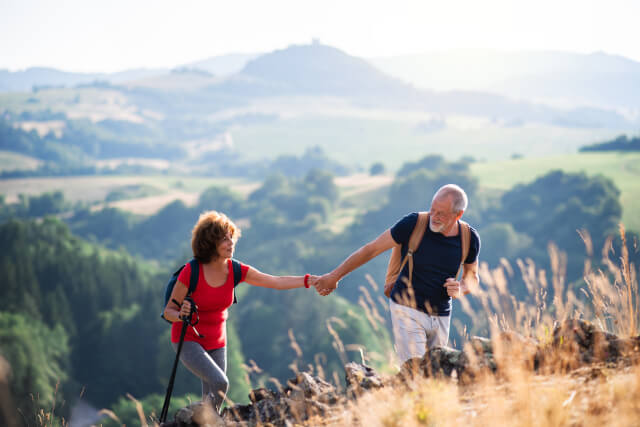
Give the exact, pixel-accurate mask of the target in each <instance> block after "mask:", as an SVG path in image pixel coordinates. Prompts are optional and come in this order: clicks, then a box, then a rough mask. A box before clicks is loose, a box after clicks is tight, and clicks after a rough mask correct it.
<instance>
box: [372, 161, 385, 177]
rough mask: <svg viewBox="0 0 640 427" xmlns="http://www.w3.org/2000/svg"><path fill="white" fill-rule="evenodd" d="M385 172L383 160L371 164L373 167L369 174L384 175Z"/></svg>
mask: <svg viewBox="0 0 640 427" xmlns="http://www.w3.org/2000/svg"><path fill="white" fill-rule="evenodd" d="M385 172H386V168H385V167H384V163H381V162H377V163H374V164H372V165H371V168H369V175H371V176H375V175H384V173H385Z"/></svg>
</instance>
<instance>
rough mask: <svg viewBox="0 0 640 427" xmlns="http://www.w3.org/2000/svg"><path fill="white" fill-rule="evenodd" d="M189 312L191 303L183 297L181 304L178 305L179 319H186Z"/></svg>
mask: <svg viewBox="0 0 640 427" xmlns="http://www.w3.org/2000/svg"><path fill="white" fill-rule="evenodd" d="M190 314H191V303H190V302H189V300H188V299H186V298H185V299H184V300H183V301H182V305H181V306H180V315H179V317H180V320H186V319H188V318H189V315H190Z"/></svg>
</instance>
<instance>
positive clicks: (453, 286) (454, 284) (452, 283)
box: [443, 277, 460, 299]
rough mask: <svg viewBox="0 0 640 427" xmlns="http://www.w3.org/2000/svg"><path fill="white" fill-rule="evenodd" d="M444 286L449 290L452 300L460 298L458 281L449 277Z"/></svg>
mask: <svg viewBox="0 0 640 427" xmlns="http://www.w3.org/2000/svg"><path fill="white" fill-rule="evenodd" d="M443 286H444V287H445V288H447V294H448V295H449V296H450V297H451V298H453V299H456V298H459V297H460V282H458V281H457V280H456V279H454V278H452V277H449V278H448V279H447V281H446V282H445V283H444V285H443Z"/></svg>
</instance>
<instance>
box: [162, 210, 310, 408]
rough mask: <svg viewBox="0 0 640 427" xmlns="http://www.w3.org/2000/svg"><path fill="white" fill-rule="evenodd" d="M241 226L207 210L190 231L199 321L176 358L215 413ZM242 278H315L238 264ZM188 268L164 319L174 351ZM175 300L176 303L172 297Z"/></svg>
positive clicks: (223, 383)
mask: <svg viewBox="0 0 640 427" xmlns="http://www.w3.org/2000/svg"><path fill="white" fill-rule="evenodd" d="M239 237H240V230H239V229H238V227H236V225H235V224H234V223H233V222H231V220H230V219H229V218H227V216H226V215H224V214H222V213H218V212H216V211H208V212H205V213H203V214H202V215H200V218H199V219H198V222H197V223H196V225H195V227H193V231H192V233H191V248H192V250H193V257H194V258H195V259H196V260H197V261H198V264H199V267H200V268H199V270H200V271H199V278H198V284H197V286H196V289H195V291H194V292H193V294H191V298H192V299H193V302H194V303H195V305H196V306H197V309H198V316H199V321H198V324H197V332H196V331H194V328H193V327H188V329H187V333H186V335H185V338H184V343H183V346H182V351H181V354H180V360H181V361H182V363H183V364H184V365H185V366H186V367H187V369H189V370H190V371H191V372H193V373H194V374H195V375H196V376H198V377H199V378H200V379H201V380H202V398H203V400H204V399H207V398H209V399H211V401H212V404H213V406H214V407H215V410H216V411H218V412H219V411H220V406H221V405H222V401H223V400H224V395H225V394H226V392H227V388H228V386H229V380H228V379H227V376H226V373H225V372H226V368H227V357H226V353H227V349H226V335H227V334H226V320H227V309H228V308H229V306H231V304H232V303H233V297H234V280H233V279H234V278H233V268H232V262H231V257H232V256H233V249H234V245H235V243H236V242H237V240H238V238H239ZM240 266H241V269H240V270H241V272H242V277H241V280H240V281H244V282H247V283H249V284H250V285H253V286H262V287H265V288H272V289H281V290H282V289H293V288H302V287H307V288H308V287H309V285H310V283H314V282H315V280H316V277H315V276H311V275H309V274H307V275H305V276H271V275H269V274H265V273H262V272H260V271H258V270H257V269H255V268H253V267H250V266H248V265H245V264H240ZM190 276H191V266H190V265H189V264H187V265H186V266H185V267H184V268H183V269H182V271H181V272H180V275H179V276H178V281H177V282H176V285H175V286H174V288H173V291H172V293H171V297H170V298H169V302H168V303H167V306H166V307H165V309H164V317H165V318H166V319H167V320H169V321H170V322H173V325H172V327H171V342H172V344H173V347H174V349H176V350H177V348H178V342H179V340H180V331H181V329H182V321H181V319H183V318H185V319H186V318H187V317H188V316H189V314H190V312H191V304H190V303H189V301H188V300H186V299H185V297H186V296H187V291H188V288H189V279H190ZM173 300H175V302H174V301H173Z"/></svg>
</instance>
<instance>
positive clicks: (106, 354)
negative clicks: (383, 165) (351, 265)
mask: <svg viewBox="0 0 640 427" xmlns="http://www.w3.org/2000/svg"><path fill="white" fill-rule="evenodd" d="M471 162H472V159H461V160H459V161H455V162H451V161H447V160H445V159H444V158H443V157H441V156H438V155H430V156H426V157H424V158H422V159H420V160H417V161H414V162H407V163H405V164H404V165H403V166H402V167H401V168H400V169H399V170H398V172H397V174H396V176H395V178H394V180H393V183H392V185H391V186H390V187H389V188H388V193H387V194H386V196H385V197H384V198H383V199H382V200H380V203H379V204H378V205H377V207H375V208H373V209H370V210H368V211H366V212H362V213H361V214H360V215H358V217H357V219H356V221H354V222H353V223H352V224H351V225H349V226H348V227H347V228H346V229H344V230H343V231H341V232H332V231H331V230H330V229H329V228H328V224H329V222H330V221H331V219H332V212H333V210H334V209H335V207H336V204H337V203H338V200H339V198H340V192H339V189H338V188H337V186H336V184H335V176H334V175H333V173H331V172H328V171H323V170H319V169H314V170H311V171H309V172H307V173H306V174H305V175H303V176H285V175H283V174H277V173H276V174H272V175H269V176H267V177H266V178H265V179H264V180H263V181H262V183H261V184H260V185H259V186H258V187H257V188H256V189H255V190H253V191H252V192H251V193H250V194H249V195H248V196H242V195H239V194H236V193H234V192H232V191H231V190H229V189H227V188H223V187H216V186H213V187H210V188H208V189H206V190H205V191H203V192H202V193H201V195H200V197H199V200H198V202H197V203H196V204H195V205H194V206H187V205H185V204H184V203H183V202H181V201H175V202H173V203H170V204H168V205H167V206H165V207H164V208H162V209H161V210H160V211H158V212H157V213H156V214H154V215H150V216H136V215H133V214H130V213H126V212H124V211H121V210H119V209H115V208H104V209H101V210H92V209H90V208H88V207H87V206H84V205H82V204H78V203H71V202H69V201H68V200H65V199H64V196H63V195H62V193H60V192H53V193H45V194H41V195H38V196H22V197H20V198H19V200H18V201H17V202H16V203H7V202H6V201H5V200H4V199H0V219H1V221H2V224H1V225H0V247H1V248H0V249H1V250H0V254H1V255H0V274H1V275H2V276H1V277H0V280H2V282H3V283H5V285H4V286H3V287H2V298H3V300H4V302H5V303H4V304H3V308H2V310H1V311H0V322H1V323H2V328H0V330H1V331H2V332H1V335H0V348H2V349H3V355H4V357H5V358H6V359H7V360H8V361H9V362H10V363H11V365H12V368H13V371H14V375H13V377H12V381H11V387H12V391H13V394H14V396H16V399H17V400H18V402H17V405H18V406H19V408H21V412H22V413H23V414H25V416H26V417H34V416H35V415H34V414H36V413H37V412H38V410H40V409H41V408H50V407H51V406H52V405H53V404H54V401H55V402H56V403H55V405H56V408H57V409H56V414H57V415H58V416H61V417H65V416H66V417H68V416H69V411H70V409H71V407H72V406H73V404H74V402H75V401H76V400H77V399H79V398H80V396H82V399H83V400H85V401H87V402H89V403H90V404H91V405H92V406H94V407H96V408H110V409H111V410H113V411H116V413H118V416H119V417H120V418H121V419H122V420H123V422H125V421H124V420H126V419H127V417H128V416H129V417H133V418H132V419H135V417H136V416H137V415H136V414H135V410H134V405H133V403H132V402H131V401H130V400H129V399H128V398H126V397H125V394H126V393H129V394H130V395H132V396H134V397H135V398H136V399H139V400H141V401H142V402H143V405H144V406H145V408H146V409H147V410H148V412H149V413H151V412H153V411H154V410H155V411H159V407H158V406H161V403H159V402H160V401H161V399H162V395H163V393H164V390H165V387H166V383H167V380H168V375H169V373H170V372H169V371H170V366H171V362H172V359H173V357H174V356H173V351H172V349H171V347H170V346H169V344H168V343H169V334H168V332H169V331H168V327H167V325H166V323H165V322H164V321H162V320H161V319H160V317H159V315H160V312H161V308H162V307H161V306H162V298H163V291H164V289H163V286H164V283H166V280H167V279H168V277H169V276H170V273H171V272H172V271H173V270H175V268H176V267H177V266H179V265H180V264H181V263H184V262H186V260H188V259H189V257H190V250H189V235H190V230H191V227H192V226H193V224H194V222H195V220H196V219H197V217H198V215H199V213H201V212H202V211H205V210H209V209H215V210H218V211H221V212H224V213H226V214H227V215H229V216H230V217H231V218H232V219H234V221H236V222H237V223H238V224H240V226H241V228H242V237H241V239H240V240H239V242H238V245H237V250H236V254H235V257H236V258H238V259H240V260H241V261H243V262H245V263H247V264H250V265H254V266H255V267H256V268H259V269H260V270H261V271H265V272H269V273H272V274H304V273H307V272H308V273H313V274H322V273H324V272H327V271H329V270H330V269H332V268H333V267H335V266H336V265H337V264H338V263H339V262H340V261H341V260H342V259H344V258H345V257H346V256H347V255H349V253H351V252H352V251H353V250H355V249H357V248H358V247H359V246H360V245H362V244H364V243H365V242H367V241H368V240H371V239H373V238H375V237H376V236H377V235H378V234H379V233H381V232H382V231H384V230H385V229H387V228H388V227H390V226H392V225H393V224H394V223H395V222H396V221H397V220H399V219H400V218H401V217H402V216H403V215H405V214H406V213H409V212H412V211H419V210H427V209H428V207H429V203H430V198H431V196H432V195H433V193H434V192H435V190H436V189H437V188H439V187H440V186H441V185H443V184H445V183H449V182H456V183H458V184H459V185H461V186H462V187H463V188H465V190H466V191H467V194H468V195H469V199H470V206H469V209H468V211H467V212H465V217H464V218H465V219H466V220H467V221H468V222H469V223H470V224H471V225H472V226H473V227H474V228H476V229H477V230H478V231H479V233H480V236H481V240H482V249H481V254H480V259H481V261H483V262H486V263H487V265H488V266H489V267H493V266H497V265H499V264H500V263H502V262H504V261H503V259H506V260H509V261H510V262H514V263H515V260H517V259H521V260H527V262H530V263H533V264H535V265H536V266H537V267H538V268H541V269H544V270H546V271H550V270H551V269H552V265H551V260H550V257H549V253H548V248H549V245H550V244H552V243H551V242H554V243H553V245H555V247H557V248H558V249H559V251H560V252H561V253H563V254H565V255H564V258H563V259H564V260H565V261H566V262H565V263H564V264H563V266H562V268H564V269H565V273H566V282H567V284H568V285H569V289H574V291H575V293H576V294H577V295H580V293H579V292H577V289H578V288H579V286H580V285H581V283H582V271H583V266H584V262H585V258H588V259H590V261H591V262H593V265H595V266H597V265H599V263H600V262H601V258H600V257H599V254H598V253H597V251H598V250H599V248H602V247H603V246H604V245H605V244H607V242H609V243H608V244H609V245H610V246H609V247H610V250H611V251H613V253H616V251H617V250H619V245H620V242H619V237H616V235H617V224H618V222H619V221H620V217H621V213H622V208H621V205H620V201H619V190H618V189H617V188H616V186H615V185H614V184H613V182H612V181H611V180H609V179H607V178H604V177H602V176H595V177H589V176H587V175H585V174H584V173H565V172H562V171H559V170H558V171H552V172H550V173H548V174H546V175H544V176H542V177H540V178H538V179H536V180H534V181H532V182H529V183H526V184H521V185H518V186H515V187H514V188H512V189H511V190H509V191H506V192H504V193H503V194H493V195H492V194H480V193H479V185H478V182H477V180H476V179H475V178H474V177H473V176H472V175H471V174H470V172H469V166H470V164H471ZM587 233H588V235H589V236H590V237H589V239H590V242H591V243H590V244H591V245H592V247H593V248H596V249H595V250H596V254H595V255H594V253H593V252H592V253H588V252H587V250H586V249H585V248H586V246H585V242H584V241H583V238H584V236H585V235H586V234H587ZM627 241H630V242H633V241H637V235H635V234H634V233H627ZM618 253H619V252H618ZM631 256H632V257H633V258H632V261H634V262H636V263H637V262H638V261H639V260H640V259H639V257H638V252H637V251H635V252H633V251H632V254H631ZM387 259H388V258H387V256H380V257H378V258H377V259H375V260H374V261H372V262H370V263H369V264H367V265H366V266H364V267H363V268H361V269H359V270H357V271H355V272H354V273H352V274H351V275H349V276H347V277H346V278H345V279H344V280H343V281H342V282H341V284H340V286H339V288H338V290H337V291H336V292H335V293H334V294H333V295H331V296H329V297H320V296H319V295H316V294H315V292H314V291H313V289H309V290H304V289H303V290H292V291H282V292H277V291H272V290H268V289H261V288H254V287H250V286H249V285H246V284H242V285H240V287H239V296H238V298H239V304H238V305H237V306H234V307H232V308H231V309H230V321H229V325H228V326H229V337H230V338H229V364H228V365H229V378H230V383H231V387H230V394H229V397H230V399H231V401H234V402H245V401H246V399H247V392H248V390H249V387H255V386H257V385H269V384H270V382H272V381H275V380H277V381H280V382H284V381H285V380H286V379H287V378H288V377H289V376H291V374H292V369H308V368H311V369H312V370H316V372H317V371H318V370H323V371H324V373H325V375H326V376H327V377H328V378H333V375H334V374H333V373H334V372H336V373H340V372H341V368H342V364H343V363H345V361H347V360H359V359H360V358H361V357H362V356H361V354H364V355H365V357H366V358H367V362H368V363H371V364H372V365H373V366H376V367H378V368H380V369H383V370H384V369H392V366H391V363H390V360H391V358H390V352H391V351H392V346H391V340H390V333H389V330H388V321H387V322H386V325H387V327H384V328H382V329H380V327H379V325H378V323H377V322H372V321H371V313H376V314H377V316H378V317H382V318H383V319H384V318H386V316H387V315H386V312H385V306H384V304H383V302H381V301H380V299H381V298H380V296H381V295H382V292H381V289H379V288H376V287H375V284H374V285H371V284H370V283H369V281H368V279H367V275H370V277H371V278H373V281H374V282H378V284H381V282H380V281H381V278H382V277H383V275H384V269H385V267H386V262H387ZM514 268H515V267H514ZM509 287H510V290H511V292H512V294H513V295H514V296H515V297H517V298H527V297H528V294H527V290H526V286H525V283H524V282H523V279H522V278H521V277H520V275H518V274H515V275H514V277H512V278H510V281H509ZM546 298H547V303H548V304H549V305H550V306H552V304H551V302H552V301H553V298H554V295H553V292H552V291H551V292H549V294H548V295H546ZM585 302H586V301H585ZM471 303H472V305H473V304H478V302H474V301H471ZM478 308H479V307H478ZM551 309H552V308H551ZM453 313H454V314H453V325H454V327H453V328H452V335H451V340H450V341H451V344H452V345H454V346H461V345H462V343H463V342H464V340H465V338H466V336H468V334H473V335H477V334H480V335H482V334H485V335H486V334H487V333H488V324H480V323H478V322H475V323H471V319H470V318H469V316H467V314H466V313H464V312H463V311H462V310H461V309H460V307H459V306H458V305H457V302H456V303H454V311H453ZM256 325H260V327H256ZM331 330H332V331H334V332H336V333H337V334H338V336H339V339H340V340H341V342H342V343H344V349H340V348H337V347H336V344H335V336H334V335H332V334H331V333H329V332H330V331H331ZM294 342H295V343H297V346H299V348H300V349H301V353H297V352H296V351H294V345H293V343H294ZM360 349H363V353H361V352H360ZM250 361H252V362H250ZM252 363H253V364H254V365H255V367H256V368H255V369H253V368H252V369H250V368H249V366H251V365H252ZM177 378H178V379H177V385H176V390H175V392H174V395H175V396H176V398H175V399H174V405H179V404H181V403H184V402H185V400H184V399H188V398H189V396H191V398H192V399H196V398H197V397H194V396H197V393H198V390H199V385H198V382H197V381H195V380H194V378H193V376H192V375H190V374H188V373H187V372H186V371H184V370H180V371H179V372H178V376H177ZM274 379H275V380H274ZM32 396H38V398H37V399H33V398H32ZM127 414H129V415H127Z"/></svg>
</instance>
